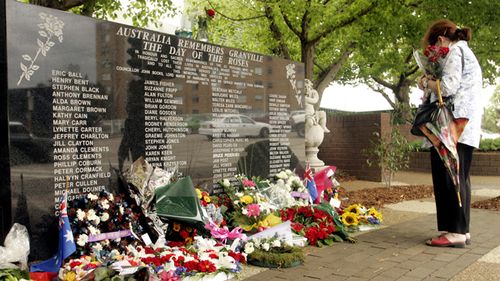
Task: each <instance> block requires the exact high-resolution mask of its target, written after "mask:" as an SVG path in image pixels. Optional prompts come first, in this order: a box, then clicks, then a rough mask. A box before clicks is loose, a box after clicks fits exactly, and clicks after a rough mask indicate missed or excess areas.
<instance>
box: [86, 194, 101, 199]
mask: <svg viewBox="0 0 500 281" xmlns="http://www.w3.org/2000/svg"><path fill="white" fill-rule="evenodd" d="M87 198H88V199H90V200H92V201H94V200H97V199H98V198H99V197H98V196H97V195H94V194H92V193H89V194H87Z"/></svg>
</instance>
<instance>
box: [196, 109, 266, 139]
mask: <svg viewBox="0 0 500 281" xmlns="http://www.w3.org/2000/svg"><path fill="white" fill-rule="evenodd" d="M270 130H271V125H269V124H267V123H263V122H257V121H255V120H253V119H252V118H250V117H248V116H246V115H240V114H231V115H225V116H223V117H220V118H217V119H214V120H212V121H205V122H201V123H200V128H199V129H198V133H199V134H201V135H205V136H207V137H208V139H210V140H211V139H213V137H214V134H215V135H217V134H220V136H230V135H235V136H238V137H262V138H267V137H268V136H269V131H270Z"/></svg>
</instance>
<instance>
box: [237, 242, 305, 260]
mask: <svg viewBox="0 0 500 281" xmlns="http://www.w3.org/2000/svg"><path fill="white" fill-rule="evenodd" d="M244 251H245V254H247V260H248V263H249V264H253V265H256V266H263V267H270V268H286V267H293V266H298V265H300V264H302V263H303V262H304V252H303V251H302V248H300V247H294V246H292V245H289V244H287V243H286V242H284V241H282V240H280V239H279V238H278V237H276V236H274V237H270V238H253V239H251V240H249V241H247V243H246V244H245V248H244Z"/></svg>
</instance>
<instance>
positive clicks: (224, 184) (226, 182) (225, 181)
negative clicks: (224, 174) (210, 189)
mask: <svg viewBox="0 0 500 281" xmlns="http://www.w3.org/2000/svg"><path fill="white" fill-rule="evenodd" d="M221 184H222V186H224V187H230V186H231V182H229V180H228V179H223V180H222V181H221Z"/></svg>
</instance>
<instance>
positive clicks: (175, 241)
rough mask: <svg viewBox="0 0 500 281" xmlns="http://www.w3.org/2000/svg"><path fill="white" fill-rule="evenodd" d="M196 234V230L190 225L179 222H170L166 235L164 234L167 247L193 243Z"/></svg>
mask: <svg viewBox="0 0 500 281" xmlns="http://www.w3.org/2000/svg"><path fill="white" fill-rule="evenodd" d="M197 233H198V231H197V229H196V228H195V227H194V226H192V225H190V224H187V223H183V222H181V221H170V223H169V225H168V229H167V233H165V239H167V241H168V243H167V245H168V246H184V245H189V244H191V243H193V241H194V240H193V239H194V237H195V236H196V235H197Z"/></svg>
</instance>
